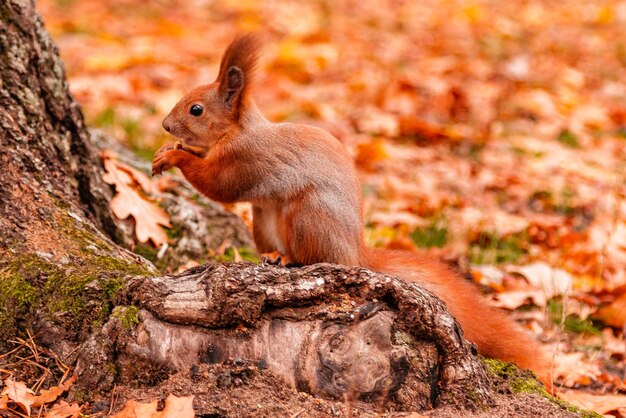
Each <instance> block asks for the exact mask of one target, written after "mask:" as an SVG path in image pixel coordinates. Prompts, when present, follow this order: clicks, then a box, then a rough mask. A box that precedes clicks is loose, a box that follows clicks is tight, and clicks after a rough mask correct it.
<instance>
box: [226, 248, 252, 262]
mask: <svg viewBox="0 0 626 418" xmlns="http://www.w3.org/2000/svg"><path fill="white" fill-rule="evenodd" d="M237 251H239V255H240V256H241V258H242V259H243V260H244V261H251V262H253V263H258V262H260V261H261V259H260V258H259V255H258V254H257V253H256V251H254V250H252V249H250V248H247V247H239V248H237ZM217 261H220V262H230V261H235V250H233V248H232V247H230V248H227V249H226V251H224V255H222V256H220V257H217Z"/></svg>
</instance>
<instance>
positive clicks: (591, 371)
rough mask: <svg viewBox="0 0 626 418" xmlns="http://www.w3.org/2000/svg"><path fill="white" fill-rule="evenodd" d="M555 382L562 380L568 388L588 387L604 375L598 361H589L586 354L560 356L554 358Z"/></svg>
mask: <svg viewBox="0 0 626 418" xmlns="http://www.w3.org/2000/svg"><path fill="white" fill-rule="evenodd" d="M553 374H554V377H553V379H554V380H555V381H557V380H560V381H562V382H563V385H564V386H566V387H574V386H575V385H584V386H587V385H589V384H590V383H591V381H592V380H595V379H597V377H598V376H600V375H601V374H602V371H601V370H600V366H599V365H598V360H597V359H594V360H589V359H587V358H586V357H585V354H584V353H567V354H559V355H557V356H556V357H555V358H554V371H553Z"/></svg>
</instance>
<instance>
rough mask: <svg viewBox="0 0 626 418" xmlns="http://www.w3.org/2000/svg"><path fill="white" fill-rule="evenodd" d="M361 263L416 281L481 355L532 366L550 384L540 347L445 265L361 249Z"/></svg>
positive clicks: (416, 256) (403, 253)
mask: <svg viewBox="0 0 626 418" xmlns="http://www.w3.org/2000/svg"><path fill="white" fill-rule="evenodd" d="M363 252H364V261H363V263H362V264H363V265H364V266H365V267H368V268H369V269H371V270H373V271H377V272H380V273H386V274H389V275H393V276H396V277H399V278H402V279H404V280H408V281H412V282H416V283H419V284H420V285H422V286H423V287H425V288H426V289H428V290H430V291H431V292H433V293H434V294H436V295H437V296H438V297H439V298H440V299H441V300H443V301H444V302H445V303H446V305H447V307H448V310H449V311H450V313H452V316H454V317H455V318H456V320H457V321H459V323H460V324H461V327H462V328H463V331H464V335H465V338H466V339H467V340H469V341H471V342H473V343H474V344H476V346H477V347H478V351H479V352H480V354H482V355H484V356H486V357H493V358H497V359H500V360H504V361H508V362H511V363H515V364H516V365H517V366H519V367H521V368H526V369H531V370H532V371H534V372H535V373H536V374H537V376H538V377H539V378H540V380H541V381H542V382H543V383H544V384H546V386H549V382H550V381H551V379H550V373H549V367H548V361H547V359H546V356H545V354H544V352H543V350H542V348H541V346H540V344H539V343H538V342H537V341H535V340H533V339H532V338H531V337H530V336H529V335H527V334H526V333H525V332H523V331H522V330H521V329H520V328H519V327H518V325H517V324H516V323H515V321H513V320H512V319H511V318H509V317H508V316H507V315H506V314H505V313H503V312H501V311H499V310H497V309H495V308H492V307H490V306H488V305H487V303H486V301H485V300H483V299H482V298H483V296H482V295H481V294H480V292H479V291H478V289H477V288H476V287H475V286H474V285H473V284H472V283H470V282H468V281H466V280H464V279H463V278H461V277H459V276H458V275H457V274H455V273H454V272H453V271H452V270H451V269H450V268H449V267H448V266H446V265H445V264H443V263H441V262H436V261H433V260H432V259H431V258H430V257H426V256H424V255H420V254H417V253H413V252H409V251H396V250H379V249H369V248H368V249H364V250H363Z"/></svg>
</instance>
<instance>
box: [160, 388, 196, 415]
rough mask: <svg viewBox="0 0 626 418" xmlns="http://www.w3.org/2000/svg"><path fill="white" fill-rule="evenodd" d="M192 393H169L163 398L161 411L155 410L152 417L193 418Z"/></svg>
mask: <svg viewBox="0 0 626 418" xmlns="http://www.w3.org/2000/svg"><path fill="white" fill-rule="evenodd" d="M193 398H194V397H193V395H191V396H180V397H179V396H176V395H171V394H170V395H169V396H168V397H167V399H166V400H165V407H164V408H163V411H161V412H157V413H156V414H155V415H154V418H193V417H194V416H195V412H194V410H193Z"/></svg>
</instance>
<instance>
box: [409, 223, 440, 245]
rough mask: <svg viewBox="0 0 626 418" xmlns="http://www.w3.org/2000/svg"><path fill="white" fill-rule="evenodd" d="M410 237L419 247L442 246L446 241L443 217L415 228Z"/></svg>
mask: <svg viewBox="0 0 626 418" xmlns="http://www.w3.org/2000/svg"><path fill="white" fill-rule="evenodd" d="M411 239H412V240H413V242H414V243H415V244H416V245H417V246H418V247H420V248H433V247H437V248H442V247H443V246H444V245H446V244H447V243H448V227H447V225H446V221H445V219H435V220H433V221H432V222H431V223H430V224H429V225H427V226H420V227H417V228H415V230H414V231H413V232H412V233H411Z"/></svg>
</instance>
